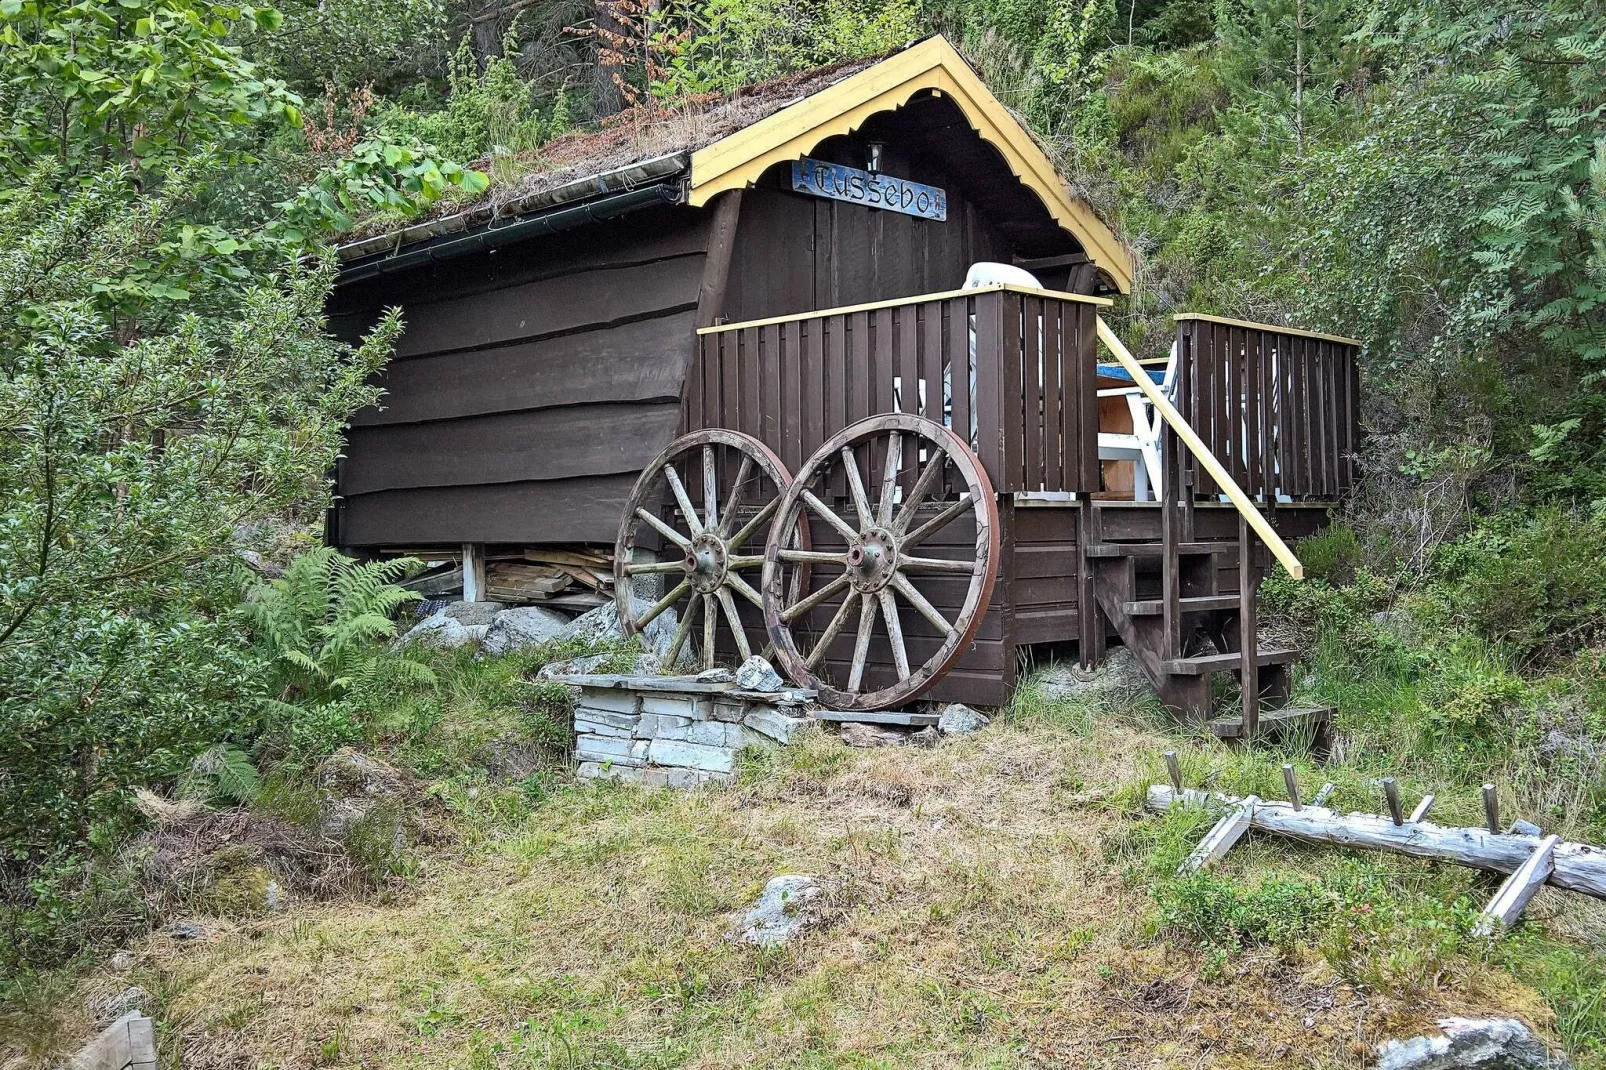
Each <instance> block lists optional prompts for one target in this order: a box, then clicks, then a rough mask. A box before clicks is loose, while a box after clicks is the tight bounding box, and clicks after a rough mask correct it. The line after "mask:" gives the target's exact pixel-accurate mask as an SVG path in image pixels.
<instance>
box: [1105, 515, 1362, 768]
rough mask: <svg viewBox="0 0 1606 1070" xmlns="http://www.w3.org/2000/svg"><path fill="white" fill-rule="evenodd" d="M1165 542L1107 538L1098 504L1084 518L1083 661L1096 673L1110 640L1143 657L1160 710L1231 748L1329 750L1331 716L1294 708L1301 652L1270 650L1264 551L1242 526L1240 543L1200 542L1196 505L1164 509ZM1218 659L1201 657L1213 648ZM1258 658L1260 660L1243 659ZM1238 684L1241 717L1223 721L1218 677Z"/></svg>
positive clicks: (1235, 712)
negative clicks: (1293, 678) (1297, 743)
mask: <svg viewBox="0 0 1606 1070" xmlns="http://www.w3.org/2000/svg"><path fill="white" fill-rule="evenodd" d="M1159 513H1160V526H1161V537H1160V538H1159V539H1158V540H1145V539H1125V540H1120V541H1116V540H1110V539H1106V538H1104V536H1103V533H1102V531H1101V530H1100V528H1101V526H1102V525H1101V523H1100V517H1101V510H1100V509H1099V507H1098V505H1097V503H1092V502H1090V503H1088V504H1087V507H1086V509H1085V515H1086V517H1087V519H1086V521H1085V522H1084V538H1083V543H1082V552H1083V556H1084V557H1085V558H1086V564H1087V568H1086V569H1085V571H1084V575H1085V576H1086V577H1087V581H1088V582H1087V584H1086V588H1091V590H1087V589H1086V588H1084V596H1086V595H1091V600H1090V604H1091V605H1093V606H1094V607H1096V609H1095V612H1094V613H1092V614H1090V616H1092V617H1093V618H1094V619H1093V620H1092V621H1091V622H1090V626H1089V630H1088V634H1087V635H1086V636H1085V637H1084V642H1083V644H1082V648H1083V655H1082V660H1083V662H1084V663H1085V664H1086V665H1087V667H1089V668H1092V667H1096V666H1097V664H1098V663H1099V662H1100V661H1101V660H1102V658H1103V655H1104V648H1105V641H1106V639H1107V637H1108V633H1109V631H1110V630H1112V629H1113V630H1114V632H1115V634H1116V635H1118V636H1119V637H1120V639H1121V642H1122V643H1123V644H1124V645H1125V646H1126V647H1127V648H1128V649H1129V650H1131V651H1132V653H1133V654H1134V655H1135V656H1136V657H1137V659H1138V662H1139V664H1141V665H1142V666H1143V669H1144V671H1145V672H1146V673H1147V674H1148V676H1149V679H1150V680H1151V681H1152V682H1153V683H1154V686H1155V689H1156V690H1157V691H1158V692H1159V694H1160V698H1161V701H1163V702H1164V703H1165V704H1166V706H1168V707H1169V708H1170V709H1171V710H1172V711H1173V712H1174V713H1175V714H1176V715H1177V716H1178V717H1179V718H1181V719H1183V720H1185V721H1189V722H1195V723H1198V722H1203V723H1205V724H1206V725H1207V726H1208V727H1209V729H1210V730H1211V732H1213V733H1214V734H1215V735H1216V736H1218V737H1220V738H1222V739H1248V738H1250V737H1253V736H1261V737H1280V736H1284V735H1289V734H1294V733H1308V734H1309V735H1310V737H1311V738H1312V740H1313V742H1314V743H1315V744H1316V745H1317V746H1318V747H1321V746H1323V745H1325V741H1326V737H1327V734H1328V726H1329V723H1330V720H1331V711H1330V710H1328V709H1326V708H1322V707H1291V706H1288V705H1287V702H1288V695H1289V690H1290V686H1289V685H1290V677H1289V674H1290V665H1291V663H1292V662H1293V661H1294V659H1295V658H1296V657H1297V656H1298V654H1299V651H1297V650H1292V649H1286V648H1278V647H1268V646H1264V645H1261V643H1260V642H1259V637H1258V634H1257V632H1258V627H1257V625H1258V618H1259V588H1260V581H1261V579H1262V578H1263V577H1264V576H1265V574H1266V570H1267V568H1268V567H1269V565H1270V561H1269V556H1268V555H1267V554H1266V553H1265V550H1264V547H1263V546H1262V544H1261V543H1260V541H1259V540H1258V539H1257V538H1256V536H1255V533H1254V532H1253V531H1252V530H1251V529H1250V527H1249V525H1248V523H1247V522H1246V521H1244V520H1243V519H1241V518H1240V520H1239V523H1238V537H1237V538H1236V539H1221V540H1215V541H1197V540H1195V539H1194V538H1193V537H1192V534H1193V532H1192V528H1193V508H1192V502H1191V501H1188V500H1186V499H1184V500H1183V501H1180V502H1169V503H1167V502H1161V503H1160V504H1159ZM1234 571H1235V572H1236V573H1237V583H1236V586H1237V590H1236V591H1233V592H1229V593H1222V587H1223V583H1222V574H1223V572H1226V573H1227V574H1228V576H1231V574H1232V573H1233V572H1234ZM1207 645H1208V646H1213V647H1214V650H1202V649H1201V648H1204V647H1206V646H1207ZM1245 650H1252V651H1253V652H1254V656H1253V657H1245V656H1244V651H1245ZM1218 673H1231V674H1232V675H1233V676H1235V677H1236V678H1237V680H1238V683H1239V702H1238V704H1237V708H1236V709H1235V710H1233V711H1232V712H1229V713H1223V714H1221V715H1217V711H1216V709H1215V703H1214V688H1213V677H1214V676H1215V675H1216V674H1218Z"/></svg>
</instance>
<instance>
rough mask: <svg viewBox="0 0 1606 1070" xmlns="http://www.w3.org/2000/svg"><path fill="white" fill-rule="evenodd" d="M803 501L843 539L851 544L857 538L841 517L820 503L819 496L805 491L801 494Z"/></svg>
mask: <svg viewBox="0 0 1606 1070" xmlns="http://www.w3.org/2000/svg"><path fill="white" fill-rule="evenodd" d="M860 493H863V491H862V490H861V491H860ZM803 500H804V501H805V502H807V503H808V506H809V508H810V509H813V510H814V512H815V513H816V514H817V515H818V516H819V517H820V519H821V520H824V521H825V522H826V523H827V524H830V525H831V526H832V527H833V528H836V530H837V534H839V535H841V536H842V537H843V538H844V539H847V540H848V541H849V542H852V541H853V540H854V539H856V538H858V537H859V533H858V532H857V531H854V530H853V529H852V528H850V527H849V526H848V522H847V521H846V520H843V519H842V518H841V517H839V516H837V515H836V514H835V513H833V512H832V511H831V507H830V506H829V505H826V504H825V503H824V502H822V501H820V499H819V496H818V495H816V494H815V493H814V492H813V491H812V490H806V491H804V492H803Z"/></svg>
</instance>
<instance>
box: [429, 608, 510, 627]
mask: <svg viewBox="0 0 1606 1070" xmlns="http://www.w3.org/2000/svg"><path fill="white" fill-rule="evenodd" d="M506 608H507V606H506V605H504V604H503V603H501V602H451V603H449V604H448V605H447V606H446V608H445V609H443V610H441V612H442V613H445V614H446V615H447V616H448V617H451V618H452V619H453V620H455V621H457V622H458V623H459V624H463V625H466V626H468V627H474V626H475V625H481V626H489V625H490V623H491V622H492V621H494V620H495V619H496V615H497V614H498V613H500V612H502V611H503V610H504V609H506Z"/></svg>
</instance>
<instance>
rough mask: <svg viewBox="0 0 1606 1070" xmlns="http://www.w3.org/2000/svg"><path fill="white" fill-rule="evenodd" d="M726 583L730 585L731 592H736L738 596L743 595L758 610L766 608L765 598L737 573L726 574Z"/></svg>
mask: <svg viewBox="0 0 1606 1070" xmlns="http://www.w3.org/2000/svg"><path fill="white" fill-rule="evenodd" d="M725 582H726V583H728V584H729V585H730V589H731V590H733V591H735V592H736V593H737V594H739V595H741V596H742V597H743V598H745V599H747V600H748V601H749V602H751V603H753V604H754V605H755V606H757V607H758V608H760V609H763V608H764V596H763V595H761V594H759V593H758V592H757V591H755V590H754V589H753V585H752V584H750V583H748V582H747V581H746V580H744V579H742V578H741V577H740V576H738V575H737V574H736V573H734V572H727V573H725Z"/></svg>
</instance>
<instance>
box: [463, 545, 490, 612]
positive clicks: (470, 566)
mask: <svg viewBox="0 0 1606 1070" xmlns="http://www.w3.org/2000/svg"><path fill="white" fill-rule="evenodd" d="M463 601H465V602H483V601H485V547H484V546H483V545H481V544H480V543H477V542H465V543H464V544H463Z"/></svg>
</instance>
